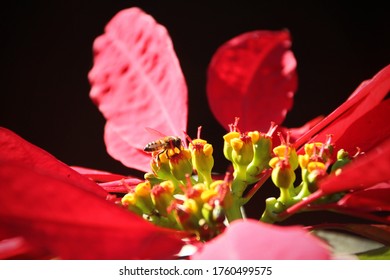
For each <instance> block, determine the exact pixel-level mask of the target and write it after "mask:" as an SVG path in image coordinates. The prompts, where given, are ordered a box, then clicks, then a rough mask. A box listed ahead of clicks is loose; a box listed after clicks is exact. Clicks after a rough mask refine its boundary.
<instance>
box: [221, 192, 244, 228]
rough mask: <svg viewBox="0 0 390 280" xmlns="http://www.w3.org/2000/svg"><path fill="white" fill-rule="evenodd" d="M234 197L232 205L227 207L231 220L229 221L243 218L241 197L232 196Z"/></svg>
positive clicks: (228, 217)
mask: <svg viewBox="0 0 390 280" xmlns="http://www.w3.org/2000/svg"><path fill="white" fill-rule="evenodd" d="M232 198H233V200H232V204H231V205H230V207H227V209H225V212H226V218H227V220H228V221H229V223H230V222H232V221H234V220H238V219H242V218H243V216H242V212H241V203H240V199H239V198H238V197H236V196H232Z"/></svg>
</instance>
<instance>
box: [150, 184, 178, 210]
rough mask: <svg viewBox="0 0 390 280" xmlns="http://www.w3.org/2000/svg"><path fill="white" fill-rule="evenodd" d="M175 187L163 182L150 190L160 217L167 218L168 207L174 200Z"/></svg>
mask: <svg viewBox="0 0 390 280" xmlns="http://www.w3.org/2000/svg"><path fill="white" fill-rule="evenodd" d="M174 191H175V186H174V185H173V183H172V181H164V182H162V183H161V184H159V185H156V186H154V187H153V188H152V192H151V195H152V201H153V203H154V205H155V207H156V209H157V211H158V212H159V213H160V215H162V216H165V217H167V216H168V210H167V209H168V207H169V206H170V205H171V203H172V201H173V200H174V197H173V194H174Z"/></svg>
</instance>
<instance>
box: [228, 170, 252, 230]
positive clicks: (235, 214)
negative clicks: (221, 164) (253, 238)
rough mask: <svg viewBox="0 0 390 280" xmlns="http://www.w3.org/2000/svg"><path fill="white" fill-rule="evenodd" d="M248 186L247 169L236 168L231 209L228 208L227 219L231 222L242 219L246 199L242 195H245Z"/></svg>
mask: <svg viewBox="0 0 390 280" xmlns="http://www.w3.org/2000/svg"><path fill="white" fill-rule="evenodd" d="M247 186H248V184H247V182H246V167H243V166H239V165H237V166H236V169H235V173H234V179H233V182H232V189H231V194H232V195H231V200H232V201H231V203H229V207H227V209H226V210H225V211H226V217H227V219H228V221H229V222H231V221H233V220H237V219H242V218H243V216H242V212H241V206H242V205H243V204H244V199H243V198H242V194H243V193H244V191H245V189H246V187H247Z"/></svg>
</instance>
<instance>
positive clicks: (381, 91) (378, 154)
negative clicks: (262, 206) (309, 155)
mask: <svg viewBox="0 0 390 280" xmlns="http://www.w3.org/2000/svg"><path fill="white" fill-rule="evenodd" d="M389 92H390V65H388V66H386V67H385V68H383V69H382V70H381V71H379V72H378V73H377V74H376V75H375V76H374V77H373V78H372V79H370V80H367V81H365V82H363V83H362V84H361V85H360V86H359V87H358V88H357V89H356V90H355V91H354V93H353V94H352V95H351V97H350V98H349V99H348V100H347V101H345V102H344V103H343V104H341V106H339V107H338V108H337V109H336V110H334V111H333V112H332V113H331V114H330V115H328V116H327V117H326V118H325V119H323V120H322V121H320V122H319V123H318V124H317V125H316V126H314V127H313V128H312V129H311V130H310V131H308V132H307V133H306V134H305V135H303V136H302V137H301V138H299V139H298V140H297V141H296V143H294V145H295V147H296V148H299V147H301V148H300V150H299V152H303V145H304V144H305V143H307V142H315V141H318V142H324V141H326V137H327V135H332V141H333V142H334V144H335V145H336V148H337V149H341V148H343V149H345V150H347V151H348V152H349V153H351V155H353V153H355V152H356V151H357V148H361V149H362V152H364V153H365V156H360V157H358V158H357V159H356V160H354V162H351V163H350V164H348V165H347V166H345V167H344V168H343V171H342V173H341V174H340V175H339V176H335V175H334V174H333V175H330V176H328V177H326V178H325V179H324V180H322V181H321V182H319V187H320V189H319V190H318V191H316V192H314V193H313V194H312V195H310V196H309V197H307V198H306V199H305V200H303V201H301V202H299V203H297V204H295V205H293V206H292V207H290V208H289V209H287V211H286V214H293V213H295V212H296V211H298V210H300V209H302V208H303V207H305V206H306V205H308V204H310V203H311V202H313V201H315V200H317V199H318V198H320V197H321V196H323V195H325V194H331V193H336V192H342V191H350V190H362V189H365V188H370V187H372V186H374V185H376V184H379V183H383V182H387V181H389V180H390V172H389V170H390V140H389V136H390V135H389V134H390V122H388V120H389V119H390V101H389V100H388V99H387V100H384V99H385V98H386V96H387V94H388V93H389Z"/></svg>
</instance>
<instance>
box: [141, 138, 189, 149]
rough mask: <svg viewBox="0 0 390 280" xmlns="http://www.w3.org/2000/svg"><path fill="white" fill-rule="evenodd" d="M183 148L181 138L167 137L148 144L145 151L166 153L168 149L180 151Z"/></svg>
mask: <svg viewBox="0 0 390 280" xmlns="http://www.w3.org/2000/svg"><path fill="white" fill-rule="evenodd" d="M181 146H182V141H181V139H180V138H179V137H176V136H165V137H163V138H161V139H158V140H156V141H153V142H150V143H148V144H146V146H145V148H144V151H145V152H149V153H151V152H164V151H165V150H167V149H172V150H173V149H175V148H178V149H180V148H181Z"/></svg>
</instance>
